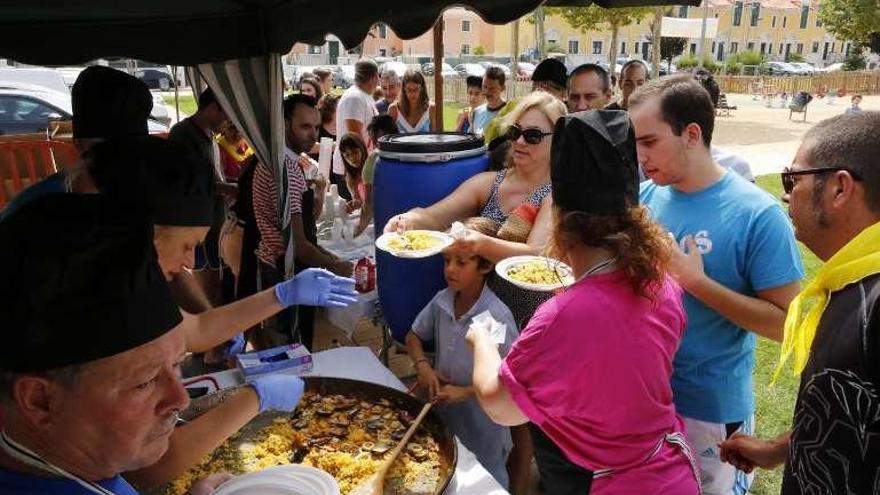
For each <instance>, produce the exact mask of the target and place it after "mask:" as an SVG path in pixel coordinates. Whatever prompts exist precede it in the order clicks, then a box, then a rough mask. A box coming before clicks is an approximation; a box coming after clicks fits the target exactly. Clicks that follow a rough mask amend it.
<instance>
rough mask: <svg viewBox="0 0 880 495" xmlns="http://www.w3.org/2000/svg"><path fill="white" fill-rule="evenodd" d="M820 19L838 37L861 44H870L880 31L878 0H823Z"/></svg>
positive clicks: (820, 7)
mask: <svg viewBox="0 0 880 495" xmlns="http://www.w3.org/2000/svg"><path fill="white" fill-rule="evenodd" d="M819 20H821V21H822V23H824V24H825V29H827V30H828V32H830V33H832V34H834V36H836V37H837V38H838V39H842V40H848V41H852V42H853V43H854V44H857V45H861V46H870V45H871V41H872V40H874V39H876V36H878V35H877V33H880V8H878V5H877V0H823V1H822V3H821V4H820V6H819Z"/></svg>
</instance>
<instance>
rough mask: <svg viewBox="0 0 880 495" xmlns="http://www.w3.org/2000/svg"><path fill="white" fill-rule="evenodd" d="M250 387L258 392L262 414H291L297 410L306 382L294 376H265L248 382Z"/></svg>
mask: <svg viewBox="0 0 880 495" xmlns="http://www.w3.org/2000/svg"><path fill="white" fill-rule="evenodd" d="M248 385H250V386H251V387H253V389H254V391H256V392H257V398H258V399H259V401H260V412H261V413H264V412H266V411H281V412H291V411H293V410H294V409H296V405H297V404H299V400H300V399H301V398H302V395H303V392H304V391H305V382H304V381H303V380H302V378H300V377H298V376H294V375H285V374H274V375H264V376H260V377H257V378H254V379H252V380H248Z"/></svg>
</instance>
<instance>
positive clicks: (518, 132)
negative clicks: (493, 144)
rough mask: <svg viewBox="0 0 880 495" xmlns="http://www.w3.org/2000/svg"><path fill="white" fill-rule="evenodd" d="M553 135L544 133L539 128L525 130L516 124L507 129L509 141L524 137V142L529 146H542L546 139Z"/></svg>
mask: <svg viewBox="0 0 880 495" xmlns="http://www.w3.org/2000/svg"><path fill="white" fill-rule="evenodd" d="M552 135H553V133H552V132H544V131H543V130H541V129H539V128H537V127H529V128H526V129H523V128H522V127H520V126H519V125H518V124H514V125H512V126H510V127H508V128H507V139H509V140H511V141H516V140H517V139H519V137H520V136H522V138H523V140H524V141H525V142H527V143H529V144H540V142H541V141H543V140H544V138H545V137H547V136H552Z"/></svg>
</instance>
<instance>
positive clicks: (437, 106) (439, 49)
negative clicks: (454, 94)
mask: <svg viewBox="0 0 880 495" xmlns="http://www.w3.org/2000/svg"><path fill="white" fill-rule="evenodd" d="M434 120H435V121H436V122H437V132H443V14H440V18H439V19H437V22H436V23H435V24H434Z"/></svg>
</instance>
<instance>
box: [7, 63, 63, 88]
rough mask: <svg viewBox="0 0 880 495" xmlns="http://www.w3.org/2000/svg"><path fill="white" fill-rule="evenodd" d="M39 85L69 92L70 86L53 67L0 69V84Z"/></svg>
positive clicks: (10, 85) (9, 85)
mask: <svg viewBox="0 0 880 495" xmlns="http://www.w3.org/2000/svg"><path fill="white" fill-rule="evenodd" d="M28 85H33V86H40V87H43V88H45V89H48V90H52V91H57V92H59V93H67V94H70V86H68V84H67V82H66V81H65V80H64V77H62V75H61V73H60V72H58V71H57V70H55V69H44V68H24V69H22V68H8V69H6V68H4V69H0V86H3V87H26V86H28Z"/></svg>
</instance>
